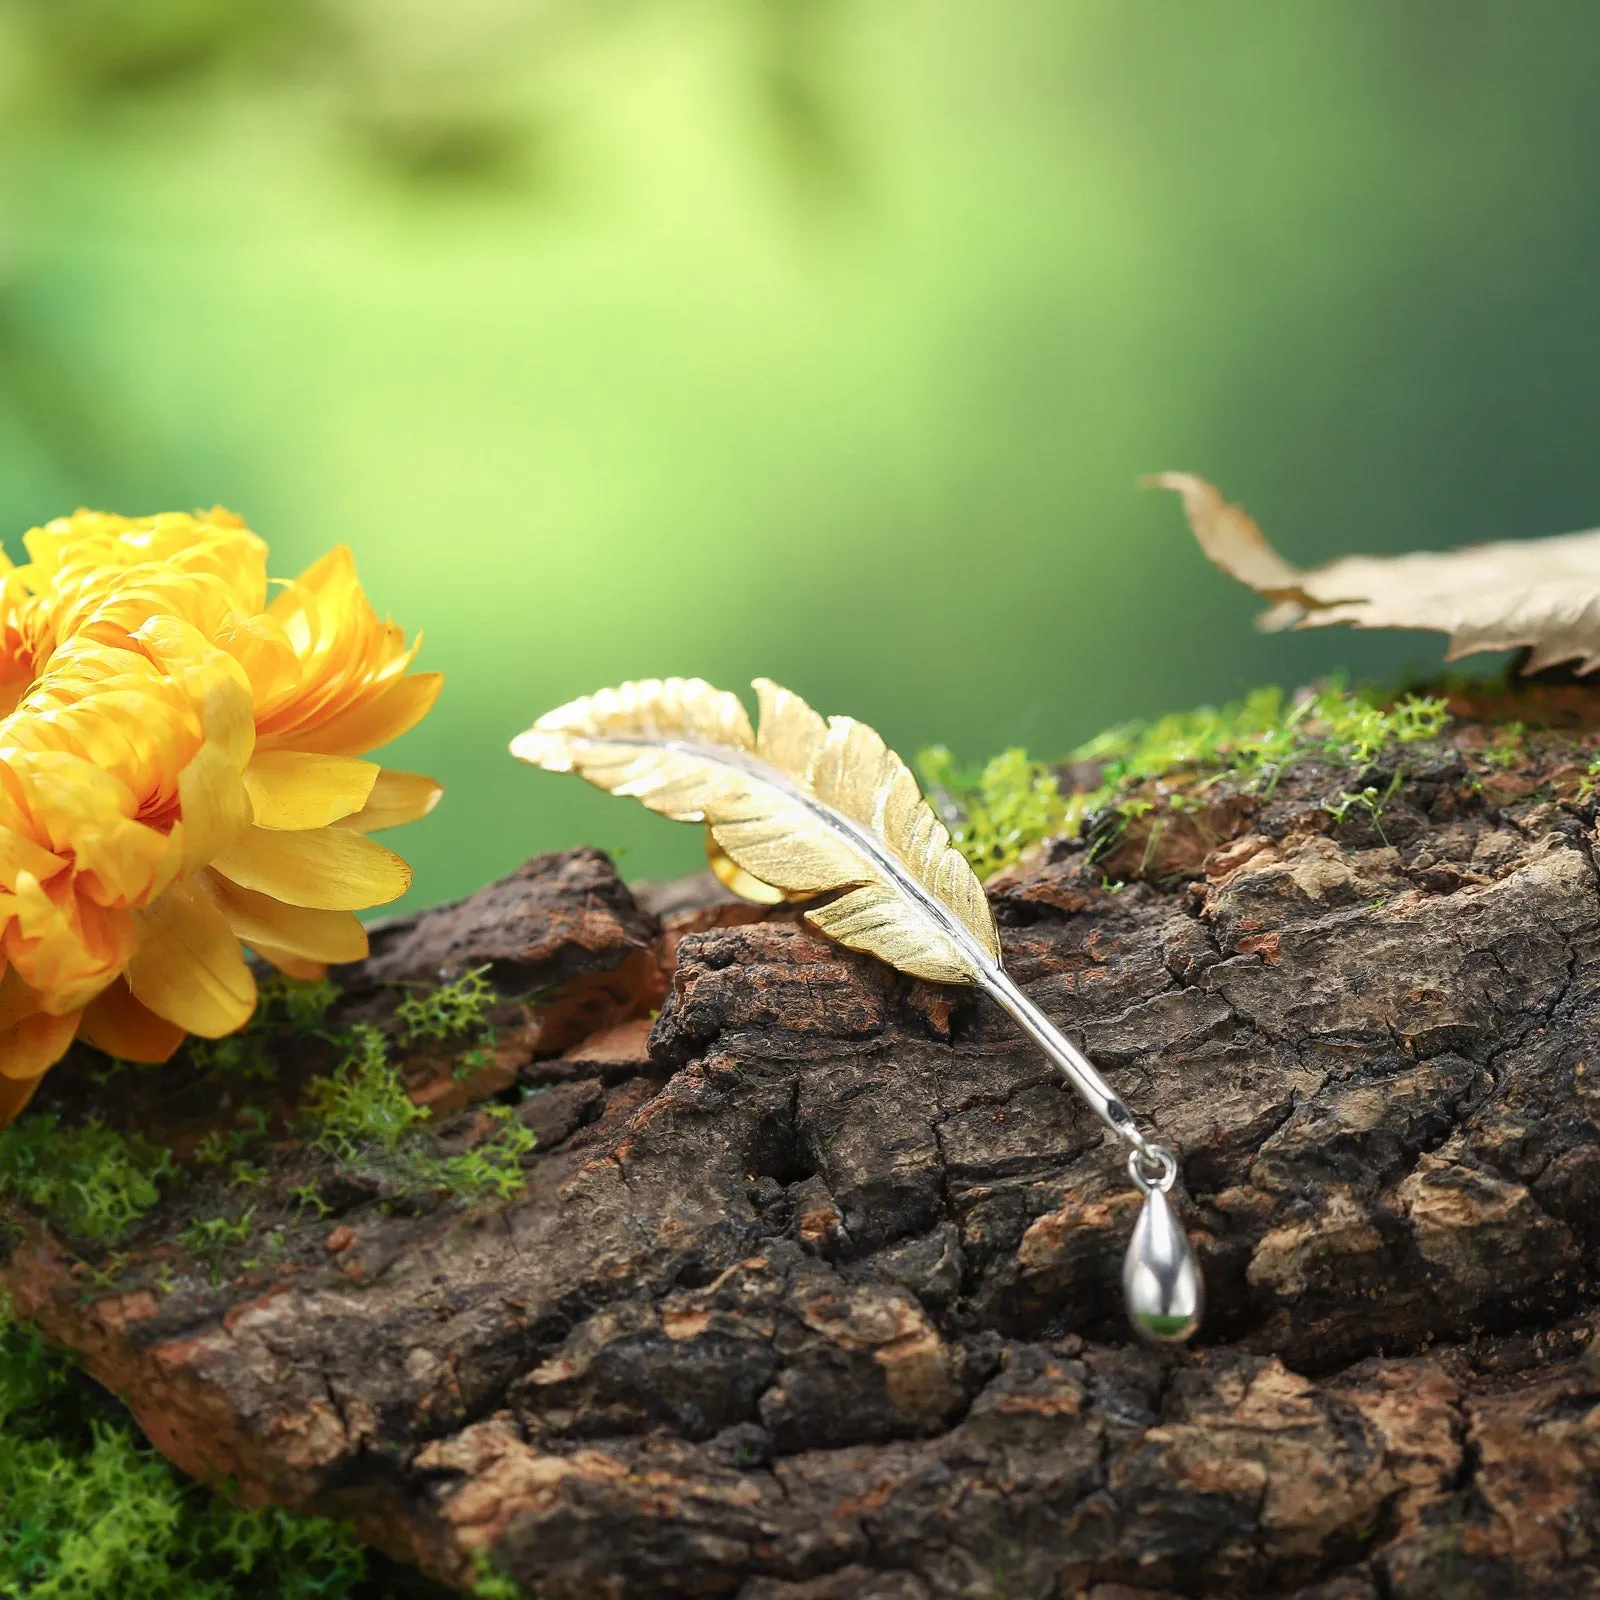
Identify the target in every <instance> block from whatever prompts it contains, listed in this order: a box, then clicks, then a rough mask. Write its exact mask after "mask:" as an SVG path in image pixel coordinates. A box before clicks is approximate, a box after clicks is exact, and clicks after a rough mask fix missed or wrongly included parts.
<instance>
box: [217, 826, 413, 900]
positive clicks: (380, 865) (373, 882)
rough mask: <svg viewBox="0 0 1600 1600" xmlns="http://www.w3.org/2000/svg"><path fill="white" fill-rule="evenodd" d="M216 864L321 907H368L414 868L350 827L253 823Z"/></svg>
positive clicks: (261, 889)
mask: <svg viewBox="0 0 1600 1600" xmlns="http://www.w3.org/2000/svg"><path fill="white" fill-rule="evenodd" d="M212 866H213V868H214V869H215V870H216V871H217V872H219V873H220V874H221V875H222V876H223V877H225V878H232V879H233V881H234V882H235V883H237V884H241V885H242V886H243V887H244V888H246V889H254V890H256V891H257V892H258V893H260V894H265V895H271V896H272V898H273V899H274V900H281V901H283V903H284V904H285V905H291V906H312V907H315V908H316V909H318V910H321V911H365V910H366V909H367V908H368V907H369V906H381V905H386V904H387V903H388V902H389V901H390V900H397V899H399V897H400V896H401V895H403V894H404V893H405V892H406V890H407V889H408V888H410V886H411V868H410V867H408V866H407V865H406V864H405V862H404V861H402V860H401V859H400V857H399V856H397V855H396V854H395V853H394V852H393V851H392V850H385V849H384V848H383V846H382V845H381V844H375V843H374V842H373V841H372V840H371V839H369V838H367V837H366V835H365V834H360V833H356V832H355V831H353V830H352V829H350V828H339V827H334V828H315V829H312V830H311V831H309V832H306V833H283V832H279V831H277V830H275V829H272V828H250V829H248V830H247V831H246V832H245V833H244V835H243V836H242V837H241V838H240V839H239V840H238V842H237V843H235V844H233V845H231V846H230V847H229V848H228V849H227V850H224V851H223V852H222V854H221V855H219V856H218V857H217V859H216V860H215V861H214V862H213V863H212Z"/></svg>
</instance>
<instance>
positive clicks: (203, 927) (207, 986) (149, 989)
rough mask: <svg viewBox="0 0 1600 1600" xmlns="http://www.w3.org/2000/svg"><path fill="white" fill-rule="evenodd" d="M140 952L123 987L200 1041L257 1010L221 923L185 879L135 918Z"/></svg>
mask: <svg viewBox="0 0 1600 1600" xmlns="http://www.w3.org/2000/svg"><path fill="white" fill-rule="evenodd" d="M134 917H135V920H136V922H137V924H138V929H139V950H138V954H136V955H135V956H134V958H133V960H132V961H130V962H129V963H128V971H127V978H128V987H129V988H130V989H132V990H133V992H134V994H135V996H136V997H137V998H138V999H139V1000H140V1001H142V1002H143V1003H144V1004H145V1005H146V1006H148V1007H149V1008H150V1009H151V1010H152V1011H154V1012H155V1013H156V1015H157V1016H159V1017H165V1018H166V1019H167V1021H169V1022H175V1023H176V1024H177V1025H178V1026H179V1027H180V1028H183V1029H184V1030H185V1031H187V1032H189V1033H197V1034H199V1035H200V1036H201V1038H203V1039H220V1038H221V1037H222V1035H223V1034H225V1033H232V1032H234V1031H235V1029H238V1028H242V1027H243V1026H244V1025H245V1023H247V1022H248V1021H249V1020H250V1016H251V1013H252V1012H253V1011H254V1010H255V1008H256V981H255V979H254V978H252V977H251V976H250V968H249V967H248V966H246V964H245V959H244V956H243V955H242V954H241V953H240V950H239V941H238V939H237V938H236V937H235V936H234V934H233V931H232V930H231V929H230V928H229V927H228V923H227V919H226V918H225V917H224V916H223V914H222V912H221V911H220V910H218V908H217V907H216V906H215V905H214V904H213V903H212V902H211V900H209V899H208V898H207V897H206V895H205V894H204V893H203V892H202V890H201V889H200V888H199V887H198V886H197V884H196V882H195V880H194V879H192V878H180V879H179V880H178V882H176V883H175V884H173V886H172V887H171V888H170V889H168V890H167V892H166V893H165V894H164V895H162V896H161V898H160V899H159V900H157V901H156V902H155V904H154V905H152V906H151V907H150V908H149V909H148V910H146V911H137V912H135V913H134Z"/></svg>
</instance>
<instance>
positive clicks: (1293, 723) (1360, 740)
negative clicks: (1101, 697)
mask: <svg viewBox="0 0 1600 1600" xmlns="http://www.w3.org/2000/svg"><path fill="white" fill-rule="evenodd" d="M1449 720H1450V716H1449V711H1448V708H1447V706H1446V702H1445V701H1444V700H1443V699H1442V698H1438V697H1433V696H1426V695H1415V694H1404V695H1400V696H1397V697H1396V696H1385V695H1381V694H1379V693H1377V692H1375V691H1371V690H1349V689H1346V688H1344V687H1343V686H1342V685H1340V684H1332V685H1329V686H1326V687H1323V688H1320V689H1316V690H1311V691H1305V692H1302V693H1300V694H1298V695H1294V696H1288V695H1285V694H1284V692H1283V691H1282V690H1281V689H1277V688H1266V689H1258V690H1256V691H1255V692H1254V693H1252V694H1250V695H1247V696H1246V697H1245V698H1244V699H1242V700H1236V701H1230V702H1229V703H1228V704H1226V705H1222V706H1202V707H1201V708H1199V709H1198V710H1195V711H1182V712H1173V713H1171V714H1170V715H1168V716H1164V717H1159V718H1156V719H1155V720H1153V721H1146V722H1128V723H1123V724H1121V725H1119V726H1117V727H1114V728H1110V729H1107V730H1106V732H1104V733H1102V734H1100V735H1098V736H1097V737H1096V738H1094V739H1091V740H1090V741H1089V742H1088V743H1087V744H1085V745H1083V746H1081V747H1080V748H1079V749H1077V750H1075V751H1074V752H1073V753H1072V755H1071V756H1070V757H1069V758H1068V761H1067V763H1066V764H1065V767H1064V769H1057V768H1054V767H1051V766H1048V765H1046V764H1045V763H1043V762H1040V761H1036V760H1033V759H1032V758H1030V757H1029V756H1028V755H1027V753H1026V752H1025V751H1022V750H1008V751H1006V752H1005V754H1004V755H1001V756H997V757H995V758H994V759H993V760H991V761H990V762H988V763H987V764H986V765H985V766H983V767H979V768H974V769H965V770H964V769H962V768H960V767H958V766H957V765H956V763H955V761H954V759H953V758H952V757H951V755H950V752H949V751H948V750H946V749H944V748H943V747H942V746H936V747H935V748H933V749H931V750H926V751H924V752H923V753H922V755H921V756H920V757H919V758H918V764H919V767H920V769H921V771H922V775H923V778H924V781H925V782H926V783H927V784H928V786H929V790H930V793H931V794H932V796H933V798H934V800H935V803H936V804H939V805H940V806H941V809H943V810H944V811H945V813H946V820H947V822H949V823H950V825H951V837H952V839H953V840H954V842H955V844H956V845H957V847H958V848H959V849H960V850H961V851H962V853H963V854H964V855H965V856H966V857H967V859H968V860H969V861H970V862H971V863H972V864H973V866H974V867H975V868H976V869H977V871H978V873H979V875H980V876H981V877H988V876H990V875H991V874H993V873H995V872H998V871H1000V870H1002V869H1003V868H1005V867H1009V866H1012V865H1014V864H1015V863H1016V862H1017V860H1019V859H1020V857H1021V856H1022V853H1023V852H1024V851H1025V850H1027V849H1029V848H1030V847H1031V846H1032V845H1035V844H1038V843H1039V842H1041V841H1042V840H1045V839H1050V838H1075V837H1077V836H1078V835H1079V834H1080V833H1081V832H1082V831H1083V828H1084V826H1085V824H1086V822H1088V821H1089V820H1090V819H1092V818H1095V817H1099V816H1103V815H1105V814H1107V813H1117V814H1119V815H1120V816H1121V817H1122V818H1123V819H1124V820H1127V819H1131V818H1133V817H1136V816H1138V815H1140V814H1141V812H1142V811H1148V810H1149V809H1150V808H1151V806H1152V805H1153V804H1154V802H1153V801H1152V800H1151V799H1150V797H1149V796H1148V795H1146V794H1143V793H1141V792H1140V791H1141V789H1142V788H1143V787H1144V786H1146V785H1148V784H1150V783H1151V782H1153V781H1157V780H1161V779H1166V778H1169V777H1171V776H1173V775H1174V774H1175V773H1178V772H1185V773H1190V774H1195V775H1198V776H1199V777H1200V779H1201V781H1200V782H1199V783H1197V784H1191V785H1188V786H1186V792H1185V795H1184V797H1183V799H1182V800H1181V801H1180V802H1179V803H1180V804H1187V805H1193V804H1195V803H1196V800H1197V797H1198V796H1199V795H1202V794H1203V793H1204V791H1205V788H1206V787H1207V786H1208V784H1214V783H1217V782H1220V781H1221V780H1223V779H1224V778H1226V779H1230V780H1232V782H1233V784H1234V786H1235V787H1236V788H1239V789H1243V790H1245V791H1255V792H1270V791H1271V789H1272V788H1273V787H1274V786H1275V785H1276V784H1277V783H1278V781H1279V780H1280V779H1281V778H1282V776H1283V774H1284V773H1285V772H1286V771H1287V770H1288V769H1289V768H1290V767H1291V766H1292V765H1293V764H1294V763H1295V762H1297V761H1301V760H1304V759H1307V758H1309V757H1319V758H1321V759H1324V760H1333V761H1337V762H1342V763H1345V764H1347V765H1350V766H1354V767H1365V766H1368V765H1370V764H1371V763H1372V762H1373V761H1374V760H1376V759H1377V758H1378V757H1379V756H1380V755H1381V754H1382V753H1383V752H1384V751H1385V750H1387V749H1389V748H1390V747H1392V746H1398V745H1408V744H1414V743H1417V742H1419V741H1422V740H1427V739H1433V738H1437V737H1438V736H1439V735H1440V734H1442V733H1443V732H1444V730H1445V728H1446V727H1447V725H1448V723H1449ZM1063 771H1064V773H1065V774H1066V775H1067V778H1066V781H1065V784H1064V781H1063ZM1073 780H1077V781H1073Z"/></svg>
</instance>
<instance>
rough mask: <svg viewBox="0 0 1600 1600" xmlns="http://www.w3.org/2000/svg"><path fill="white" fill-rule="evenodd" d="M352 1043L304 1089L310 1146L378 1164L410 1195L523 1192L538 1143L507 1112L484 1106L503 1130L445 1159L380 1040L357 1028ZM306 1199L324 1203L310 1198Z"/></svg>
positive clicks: (340, 1158) (376, 1034) (373, 1030)
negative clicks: (527, 1161) (527, 1160)
mask: <svg viewBox="0 0 1600 1600" xmlns="http://www.w3.org/2000/svg"><path fill="white" fill-rule="evenodd" d="M349 1042H350V1050H349V1053H348V1054H347V1055H346V1057H345V1059H344V1060H343V1061H342V1062H340V1064H339V1066H338V1067H337V1068H335V1070H334V1071H333V1073H332V1074H331V1075H330V1076H328V1077H325V1078H314V1079H313V1080H312V1082H311V1085H310V1087H309V1089H308V1091H307V1094H306V1098H305V1101H304V1108H305V1110H306V1112H307V1113H308V1115H309V1116H310V1118H311V1120H312V1122H313V1124H314V1125H315V1132H314V1133H313V1136H312V1139H313V1143H315V1144H316V1145H317V1146H318V1147H319V1148H320V1149H323V1150H326V1151H327V1152H328V1153H329V1154H330V1155H331V1156H333V1157H334V1159H335V1160H336V1161H338V1162H341V1163H347V1164H348V1163H358V1162H363V1161H371V1160H376V1162H377V1164H379V1165H380V1166H383V1167H384V1168H386V1169H387V1171H388V1172H389V1174H390V1175H391V1176H392V1177H393V1178H395V1179H396V1181H398V1182H399V1183H401V1184H402V1185H403V1186H404V1187H406V1188H408V1189H415V1190H424V1191H431V1190H445V1191H448V1192H449V1193H450V1194H453V1195H456V1196H457V1197H459V1198H461V1199H467V1200H475V1199H479V1198H482V1197H483V1196H485V1195H493V1196H495V1197H496V1198H498V1199H502V1200H506V1199H510V1198H511V1197H512V1196H513V1195H514V1194H517V1193H518V1192H519V1191H520V1190H521V1188H522V1183H523V1178H522V1166H521V1162H522V1157H523V1156H525V1155H527V1154H528V1153H529V1152H530V1151H532V1150H533V1148H534V1145H535V1143H536V1141H535V1138H534V1135H533V1133H532V1132H531V1131H530V1130H529V1129H528V1128H526V1127H524V1126H523V1125H522V1124H521V1123H520V1122H517V1121H515V1120H514V1118H513V1116H512V1113H511V1110H510V1108H509V1107H507V1106H499V1105H496V1106H488V1107H485V1108H484V1109H485V1111H486V1113H487V1114H488V1115H489V1116H491V1117H493V1118H494V1119H496V1120H497V1121H498V1122H500V1123H501V1124H502V1126H501V1127H500V1128H498V1129H497V1130H496V1131H495V1133H494V1134H493V1135H492V1136H491V1137H490V1138H489V1139H486V1140H485V1141H484V1142H483V1143H482V1144H480V1145H478V1146H477V1147H476V1148H475V1149H472V1150H467V1151H464V1152H461V1153H459V1154H453V1155H446V1154H442V1153H440V1152H439V1150H438V1149H437V1148H436V1147H435V1146H436V1141H435V1139H434V1137H433V1135H432V1134H431V1133H430V1132H429V1131H427V1130H426V1129H424V1128H423V1127H422V1126H421V1124H423V1123H425V1122H426V1121H427V1120H428V1113H427V1112H426V1111H425V1110H423V1109H422V1107H420V1106H417V1105H414V1104H413V1103H412V1101H411V1099H410V1097H409V1096H408V1095H407V1094H406V1091H405V1085H404V1084H403V1083H402V1082H401V1080H400V1073H399V1071H398V1070H397V1069H396V1067H395V1066H394V1064H393V1063H392V1062H391V1061H390V1060H389V1054H388V1047H387V1045H386V1043H385V1041H384V1037H383V1034H382V1033H381V1032H380V1031H379V1030H378V1029H377V1028H375V1027H372V1026H371V1025H370V1024H365V1023H361V1024H357V1026H356V1027H354V1028H352V1029H351V1030H350V1034H349ZM298 1197H299V1194H298V1191H297V1198H298ZM307 1198H308V1199H309V1200H310V1202H311V1203H314V1204H317V1205H320V1204H321V1201H320V1198H318V1197H316V1196H314V1195H313V1196H309V1197H307Z"/></svg>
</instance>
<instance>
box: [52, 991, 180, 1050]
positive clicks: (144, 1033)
mask: <svg viewBox="0 0 1600 1600" xmlns="http://www.w3.org/2000/svg"><path fill="white" fill-rule="evenodd" d="M78 1035H79V1037H80V1038H83V1039H87V1040H88V1041H89V1043H90V1044H92V1045H93V1046H94V1047H95V1049H97V1050H104V1051H105V1053H106V1054H107V1055H108V1056H117V1057H118V1058H119V1059H121V1060H123V1061H147V1062H151V1063H152V1064H153V1063H157V1062H161V1061H166V1060H167V1059H169V1058H170V1057H171V1055H172V1052H173V1051H174V1050H176V1049H177V1048H178V1046H179V1045H180V1044H182V1043H183V1040H184V1032H183V1029H182V1028H180V1027H179V1026H178V1025H177V1024H176V1023H175V1022H168V1021H167V1019H166V1018H165V1017H158V1016H157V1015H156V1014H155V1012H153V1011H152V1010H150V1008H149V1007H148V1006H146V1005H144V1004H143V1003H142V1002H140V1001H139V1000H136V999H135V998H134V995H133V991H132V990H131V989H130V988H129V987H128V985H127V983H126V981H125V980H124V979H122V978H118V979H117V981H116V982H115V983H113V984H112V985H111V986H110V987H109V988H108V989H104V990H102V991H101V993H100V994H98V995H96V996H95V998H94V999H93V1000H91V1001H90V1002H89V1003H88V1005H86V1006H85V1007H84V1008H83V1021H82V1022H81V1023H80V1024H79V1025H78Z"/></svg>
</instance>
